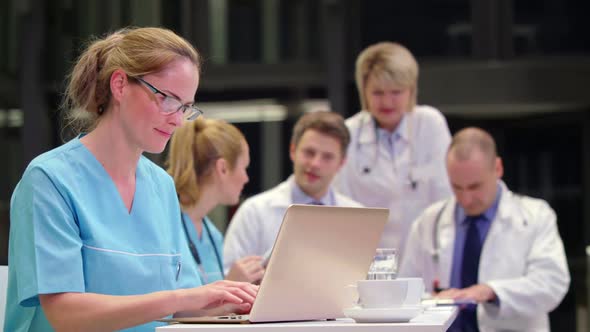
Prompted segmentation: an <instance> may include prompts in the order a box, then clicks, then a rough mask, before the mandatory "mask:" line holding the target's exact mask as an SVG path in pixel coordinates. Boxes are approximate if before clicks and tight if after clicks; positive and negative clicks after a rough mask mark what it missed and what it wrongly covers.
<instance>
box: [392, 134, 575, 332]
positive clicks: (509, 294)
mask: <svg viewBox="0 0 590 332" xmlns="http://www.w3.org/2000/svg"><path fill="white" fill-rule="evenodd" d="M446 163H447V173H448V175H449V181H450V183H451V187H452V190H453V192H454V195H453V197H451V198H450V199H448V200H446V201H441V202H438V203H435V204H433V205H432V206H430V207H428V208H427V209H426V210H425V211H424V212H423V213H422V215H420V216H419V217H418V218H417V220H416V221H415V222H414V223H413V225H412V230H411V232H410V237H409V239H408V241H407V245H406V248H405V257H404V259H403V261H402V265H401V266H400V271H399V274H400V276H406V277H422V278H423V279H424V282H425V286H426V288H427V290H428V291H430V292H432V293H433V294H434V295H436V296H437V297H439V298H450V299H454V300H456V302H462V303H466V302H471V304H464V305H462V306H461V307H460V308H461V309H460V311H459V315H458V316H457V319H456V320H455V321H454V322H453V324H452V326H451V328H450V329H449V331H505V330H510V331H549V317H548V313H549V312H550V311H551V310H553V309H554V308H555V307H557V306H558V305H559V303H560V302H561V300H562V299H563V297H564V296H565V294H566V292H567V290H568V287H569V283H570V275H569V271H568V267H567V262H566V257H565V252H564V249H563V243H562V241H561V238H560V236H559V232H558V229H557V224H556V215H555V212H554V211H553V210H552V209H551V207H550V206H549V205H548V204H547V202H545V201H543V200H540V199H535V198H530V197H525V196H522V195H517V194H515V193H513V192H511V191H510V190H509V189H508V188H507V187H506V185H505V184H504V183H503V182H502V181H501V180H500V179H501V178H502V175H503V166H502V160H501V159H500V158H499V157H498V156H497V152H496V144H495V142H494V140H493V138H492V137H491V136H490V135H489V134H488V133H487V132H485V131H484V130H482V129H479V128H466V129H463V130H461V131H459V132H458V133H457V134H455V136H454V137H453V139H452V142H451V144H450V146H449V149H448V152H447V159H446Z"/></svg>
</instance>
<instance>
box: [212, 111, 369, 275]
mask: <svg viewBox="0 0 590 332" xmlns="http://www.w3.org/2000/svg"><path fill="white" fill-rule="evenodd" d="M349 142H350V134H349V132H348V129H347V127H346V125H345V124H344V119H343V118H342V116H340V115H339V114H338V113H334V112H314V113H307V114H305V115H303V116H302V117H301V118H300V119H299V120H298V121H297V123H296V124H295V127H294V129H293V135H292V137H291V145H290V150H289V152H290V157H291V161H292V162H293V175H291V176H290V177H289V178H288V179H287V180H286V181H284V182H282V183H280V184H279V185H278V186H276V187H274V188H272V189H270V190H267V191H265V192H263V193H260V194H258V195H255V196H253V197H251V198H249V199H247V200H246V201H244V202H243V203H242V205H241V206H240V207H239V208H238V210H237V211H236V213H235V215H234V217H233V218H232V220H231V222H230V224H229V228H228V230H227V233H226V238H225V244H224V249H223V250H224V254H223V256H224V265H225V266H226V267H229V266H231V265H232V263H233V262H234V261H236V260H238V259H240V258H242V257H246V256H252V255H254V256H263V257H265V258H266V256H267V255H268V254H269V253H270V250H271V249H272V247H273V245H274V242H275V239H276V237H277V235H278V232H279V228H280V226H281V223H282V221H283V215H284V214H285V210H286V209H287V207H288V206H289V205H291V204H316V205H334V206H352V207H358V206H361V205H360V204H359V203H357V202H355V201H353V200H352V199H350V198H348V197H346V196H343V195H341V194H339V193H337V192H336V191H334V190H333V189H332V187H331V183H332V179H333V178H334V176H335V175H336V173H337V172H338V171H339V170H340V168H341V167H342V165H344V162H345V160H346V150H347V148H348V144H349Z"/></svg>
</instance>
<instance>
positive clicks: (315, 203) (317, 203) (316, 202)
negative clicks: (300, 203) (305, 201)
mask: <svg viewBox="0 0 590 332" xmlns="http://www.w3.org/2000/svg"><path fill="white" fill-rule="evenodd" d="M309 205H324V203H322V202H320V201H311V202H310V203H309Z"/></svg>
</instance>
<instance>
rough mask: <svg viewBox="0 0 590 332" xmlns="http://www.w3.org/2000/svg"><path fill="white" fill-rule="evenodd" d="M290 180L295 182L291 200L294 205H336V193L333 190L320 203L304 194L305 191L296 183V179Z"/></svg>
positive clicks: (329, 190)
mask: <svg viewBox="0 0 590 332" xmlns="http://www.w3.org/2000/svg"><path fill="white" fill-rule="evenodd" d="M290 180H293V186H292V189H291V199H292V202H293V204H316V205H329V206H333V205H336V199H335V198H334V192H333V191H332V188H330V189H328V192H327V193H326V194H325V195H324V196H323V197H322V198H321V199H320V200H319V201H318V200H317V199H315V198H313V197H311V196H309V195H308V194H306V193H304V192H303V190H301V188H299V186H298V185H297V183H295V179H290ZM318 203H320V204H318Z"/></svg>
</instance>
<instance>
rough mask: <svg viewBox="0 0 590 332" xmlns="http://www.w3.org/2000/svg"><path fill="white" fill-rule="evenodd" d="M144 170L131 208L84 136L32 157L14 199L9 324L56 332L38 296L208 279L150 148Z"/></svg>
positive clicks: (150, 327) (156, 287) (119, 291)
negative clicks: (195, 262)
mask: <svg viewBox="0 0 590 332" xmlns="http://www.w3.org/2000/svg"><path fill="white" fill-rule="evenodd" d="M135 176H136V187H135V196H134V199H133V206H132V210H131V212H129V211H128V210H127V208H126V207H125V204H124V203H123V200H122V199H121V196H120V194H119V192H118V191H117V188H116V186H115V183H114V182H113V181H112V179H111V177H110V176H109V175H108V173H107V172H106V170H105V169H104V168H103V166H102V165H101V164H100V163H99V162H98V160H97V159H96V158H95V157H94V155H92V153H91V152H90V151H89V150H88V149H87V148H86V147H85V146H84V145H83V144H82V143H81V142H80V140H79V138H75V139H73V140H71V141H70V142H68V143H66V144H64V145H62V146H61V147H58V148H56V149H54V150H51V151H49V152H46V153H44V154H42V155H40V156H39V157H37V158H35V159H34V160H33V161H32V162H31V163H30V164H29V166H28V167H27V169H26V170H25V173H24V175H23V177H22V179H21V181H20V182H19V183H18V185H17V187H16V189H15V191H14V193H13V195H12V200H11V208H10V221H11V227H10V245H9V266H10V268H9V278H8V294H7V305H6V319H5V325H4V330H5V331H53V329H52V328H51V326H50V325H49V323H48V321H47V319H46V317H45V314H44V313H43V310H42V309H41V306H40V304H39V297H38V295H39V294H53V293H61V292H88V293H100V294H109V295H137V294H146V293H150V292H155V291H161V290H172V289H178V288H188V287H195V286H199V285H200V280H199V278H198V275H197V271H196V269H194V267H193V266H192V265H191V264H184V263H185V260H187V259H192V257H191V256H190V252H189V250H188V245H187V242H186V237H185V236H184V232H183V230H182V227H181V224H180V223H179V221H178V218H179V215H180V206H179V204H178V199H177V196H176V191H175V188H174V183H173V181H172V179H171V178H170V176H169V175H168V174H166V172H165V171H164V170H163V169H161V168H160V167H159V166H157V165H156V164H154V163H152V162H151V161H150V160H148V159H147V158H145V157H143V156H142V157H141V158H140V160H139V162H138V164H137V169H136V175H135ZM185 265H186V266H185ZM160 325H162V323H156V322H152V323H149V324H144V325H141V326H137V327H135V328H132V329H129V330H128V331H150V332H153V331H154V328H155V327H156V326H160Z"/></svg>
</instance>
